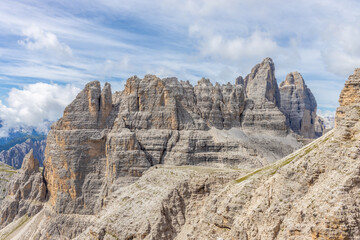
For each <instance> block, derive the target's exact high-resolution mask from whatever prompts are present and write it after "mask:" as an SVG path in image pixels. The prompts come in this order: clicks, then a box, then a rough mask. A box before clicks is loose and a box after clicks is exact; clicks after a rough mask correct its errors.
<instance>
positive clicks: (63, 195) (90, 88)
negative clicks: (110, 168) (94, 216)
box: [44, 81, 113, 214]
mask: <svg viewBox="0 0 360 240" xmlns="http://www.w3.org/2000/svg"><path fill="white" fill-rule="evenodd" d="M112 108H113V105H112V95H111V88H110V85H109V84H105V87H104V89H103V90H102V91H101V88H100V82H98V81H95V82H91V83H89V84H87V85H86V86H85V88H84V90H83V91H81V92H80V93H79V94H78V95H77V97H76V99H75V100H74V101H73V102H72V103H71V104H70V105H69V106H67V107H66V109H65V111H64V116H63V117H62V118H61V119H60V120H59V121H58V122H57V123H55V124H53V126H52V127H51V131H50V132H49V134H48V138H47V147H46V150H45V162H44V166H45V178H46V181H47V183H48V185H47V186H48V190H49V196H50V204H51V205H52V206H53V207H54V209H55V210H56V211H58V212H73V211H75V209H76V212H79V213H84V214H90V213H93V211H94V209H96V206H97V204H99V203H97V202H96V200H97V199H98V198H97V197H96V196H98V195H100V189H101V186H102V184H103V181H102V179H103V178H104V174H105V165H106V155H105V141H106V133H107V131H108V129H109V127H111V126H112V122H111V119H113V118H112V117H111V114H110V112H111V110H112ZM94 199H95V200H94Z"/></svg>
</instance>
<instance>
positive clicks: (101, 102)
mask: <svg viewBox="0 0 360 240" xmlns="http://www.w3.org/2000/svg"><path fill="white" fill-rule="evenodd" d="M111 108H112V95H111V86H110V84H109V83H106V84H105V86H104V89H103V91H101V86H100V82H99V81H93V82H90V83H88V84H86V86H85V88H84V89H83V90H82V91H81V92H80V93H79V94H78V95H77V96H76V98H75V100H74V101H73V102H72V103H71V104H70V105H69V106H67V107H66V108H65V111H64V116H63V117H62V118H61V119H60V121H58V122H57V124H56V125H54V126H53V127H55V128H58V129H84V128H93V129H96V128H103V127H104V126H105V125H106V119H107V117H108V115H109V113H110V111H111Z"/></svg>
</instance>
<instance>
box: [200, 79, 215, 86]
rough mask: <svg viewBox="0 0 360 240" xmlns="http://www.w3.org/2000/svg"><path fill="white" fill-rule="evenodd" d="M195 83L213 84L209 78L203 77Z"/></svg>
mask: <svg viewBox="0 0 360 240" xmlns="http://www.w3.org/2000/svg"><path fill="white" fill-rule="evenodd" d="M197 85H205V86H213V84H212V83H211V82H210V79H208V78H204V77H203V78H201V79H200V80H199V81H198V82H197Z"/></svg>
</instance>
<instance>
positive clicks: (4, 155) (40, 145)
mask: <svg viewBox="0 0 360 240" xmlns="http://www.w3.org/2000/svg"><path fill="white" fill-rule="evenodd" d="M45 147H46V140H40V141H33V140H31V139H27V140H26V141H25V142H23V143H19V144H16V145H15V146H14V147H12V148H10V149H9V150H4V151H1V152H0V162H3V163H6V164H7V165H10V166H12V167H14V168H16V169H19V168H21V165H22V161H23V159H24V157H25V155H26V154H27V153H29V152H30V150H31V149H33V153H34V157H35V158H36V159H38V160H39V162H40V166H42V165H43V162H44V158H45V156H44V152H45Z"/></svg>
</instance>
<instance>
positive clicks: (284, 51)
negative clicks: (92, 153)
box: [0, 0, 360, 135]
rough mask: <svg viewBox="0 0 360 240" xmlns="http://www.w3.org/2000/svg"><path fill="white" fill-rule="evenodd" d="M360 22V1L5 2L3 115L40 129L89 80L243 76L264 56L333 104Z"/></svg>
mask: <svg viewBox="0 0 360 240" xmlns="http://www.w3.org/2000/svg"><path fill="white" fill-rule="evenodd" d="M358 26H360V3H359V2H358V1H355V0H353V1H350V0H344V1H335V0H311V1H310V0H306V1H305V0H297V1H278V0H273V1H264V0H241V1H240V0H237V1H235V0H228V1H219V0H197V1H195V0H184V1H172V0H157V1H145V0H132V1H127V0H123V1H118V0H117V1H115V0H102V1H100V0H93V1H84V0H78V1H73V0H72V1H69V0H63V1H43V0H42V1H32V0H26V1H25V0H24V1H19V0H18V1H9V0H1V1H0V100H1V102H0V118H2V119H4V118H5V119H8V127H18V126H35V127H39V128H41V126H42V125H41V123H42V122H43V121H44V120H45V119H49V120H51V121H53V120H55V119H56V118H58V117H59V116H61V114H62V109H63V108H64V106H66V105H67V104H68V103H69V102H70V101H71V100H72V99H73V98H74V97H75V95H76V93H77V91H79V89H81V88H82V87H83V86H84V84H85V83H86V82H88V81H92V80H100V81H101V82H105V81H108V82H110V83H111V84H112V88H113V90H121V89H122V88H123V84H124V81H125V80H126V79H127V78H128V77H130V76H132V75H138V76H140V77H142V76H143V75H144V74H147V73H152V74H156V75H158V76H160V77H168V76H176V77H178V78H179V79H182V80H189V81H190V82H192V83H193V84H195V83H196V82H197V80H198V79H200V78H201V77H207V78H210V79H211V81H212V82H216V81H218V82H221V83H226V82H234V79H235V78H236V77H237V76H239V75H242V76H246V75H247V74H248V73H249V72H250V70H251V68H252V67H253V66H254V65H255V64H256V63H259V62H260V61H261V60H262V59H263V58H265V57H271V58H272V59H273V60H274V62H275V66H276V77H277V80H278V82H279V83H280V82H281V81H283V80H284V79H285V76H286V74H287V73H289V72H292V71H299V72H300V73H301V74H302V75H303V77H304V79H305V81H306V83H307V85H308V86H309V87H310V88H311V90H312V92H313V93H314V95H315V97H316V99H317V102H318V108H319V109H322V110H329V111H332V112H333V111H334V110H335V108H336V106H337V100H338V96H339V93H340V91H341V89H342V87H343V84H344V82H345V80H346V79H347V77H348V75H350V74H352V72H353V70H354V68H355V67H360V41H359V40H358V39H360V28H359V27H358ZM40 83H42V84H40ZM42 92H46V94H45V93H44V94H41V93H42ZM59 98H60V99H59ZM54 109H56V110H54ZM0 135H1V132H0Z"/></svg>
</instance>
